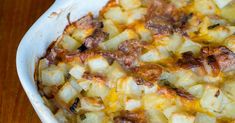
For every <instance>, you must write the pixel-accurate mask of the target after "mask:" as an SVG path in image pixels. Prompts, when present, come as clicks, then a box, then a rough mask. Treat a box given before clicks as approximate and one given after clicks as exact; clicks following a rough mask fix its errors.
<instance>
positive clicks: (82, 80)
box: [77, 79, 91, 91]
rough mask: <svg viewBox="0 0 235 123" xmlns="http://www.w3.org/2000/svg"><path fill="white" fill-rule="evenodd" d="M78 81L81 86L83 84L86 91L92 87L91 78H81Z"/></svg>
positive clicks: (82, 86)
mask: <svg viewBox="0 0 235 123" xmlns="http://www.w3.org/2000/svg"><path fill="white" fill-rule="evenodd" d="M77 82H78V84H79V86H81V88H82V89H83V90H85V91H87V90H88V89H89V88H90V85H91V81H90V80H86V79H80V80H78V81H77Z"/></svg>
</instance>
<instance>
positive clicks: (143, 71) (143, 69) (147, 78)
mask: <svg viewBox="0 0 235 123" xmlns="http://www.w3.org/2000/svg"><path fill="white" fill-rule="evenodd" d="M131 70H132V72H133V73H135V76H136V77H138V78H141V79H142V82H144V83H146V84H148V85H149V84H150V83H151V85H152V84H153V83H155V82H157V80H158V79H159V77H160V75H161V74H162V68H161V67H160V66H158V65H156V64H146V65H142V66H139V67H135V68H133V69H131Z"/></svg>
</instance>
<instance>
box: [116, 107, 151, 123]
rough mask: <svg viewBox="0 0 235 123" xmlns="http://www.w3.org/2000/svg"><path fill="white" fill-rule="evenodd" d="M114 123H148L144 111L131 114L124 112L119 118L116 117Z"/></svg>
mask: <svg viewBox="0 0 235 123" xmlns="http://www.w3.org/2000/svg"><path fill="white" fill-rule="evenodd" d="M113 120H114V123H146V122H147V120H146V117H145V113H144V111H136V112H130V111H127V110H123V111H121V112H120V115H119V116H116V117H114V119H113Z"/></svg>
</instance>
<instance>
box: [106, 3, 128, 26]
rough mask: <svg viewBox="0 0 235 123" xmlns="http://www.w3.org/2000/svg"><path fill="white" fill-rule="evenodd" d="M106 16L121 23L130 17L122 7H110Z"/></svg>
mask: <svg viewBox="0 0 235 123" xmlns="http://www.w3.org/2000/svg"><path fill="white" fill-rule="evenodd" d="M104 17H105V18H106V19H111V20H112V21H114V22H117V23H120V24H125V23H126V22H127V18H128V17H127V15H126V13H124V12H123V11H122V9H121V8H120V7H112V8H109V10H108V11H107V12H105V13H104Z"/></svg>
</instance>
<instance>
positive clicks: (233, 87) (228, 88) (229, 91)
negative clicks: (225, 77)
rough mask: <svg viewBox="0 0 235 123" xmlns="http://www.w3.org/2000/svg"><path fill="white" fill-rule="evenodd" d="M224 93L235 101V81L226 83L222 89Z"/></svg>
mask: <svg viewBox="0 0 235 123" xmlns="http://www.w3.org/2000/svg"><path fill="white" fill-rule="evenodd" d="M222 90H223V92H224V93H225V94H226V95H227V96H228V97H230V98H231V99H233V100H234V101H235V81H234V80H229V81H225V82H224V86H223V87H222Z"/></svg>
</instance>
